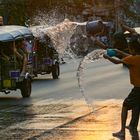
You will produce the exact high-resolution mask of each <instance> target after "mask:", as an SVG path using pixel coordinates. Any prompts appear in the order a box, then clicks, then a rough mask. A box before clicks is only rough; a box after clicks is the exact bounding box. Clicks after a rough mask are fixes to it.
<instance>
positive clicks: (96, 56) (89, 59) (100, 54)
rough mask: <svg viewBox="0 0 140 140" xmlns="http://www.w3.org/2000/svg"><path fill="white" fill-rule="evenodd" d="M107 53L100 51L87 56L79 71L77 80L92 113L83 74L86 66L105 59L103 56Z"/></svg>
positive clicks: (80, 64)
mask: <svg viewBox="0 0 140 140" xmlns="http://www.w3.org/2000/svg"><path fill="white" fill-rule="evenodd" d="M104 53H105V50H102V49H99V50H94V51H92V52H91V53H89V54H87V55H86V56H85V57H84V58H83V59H82V60H81V61H80V63H79V66H78V69H77V75H76V76H77V80H78V86H79V88H80V92H81V93H82V96H83V98H84V99H85V102H86V104H87V105H88V108H89V110H90V111H93V107H92V105H91V104H90V102H89V99H88V97H87V96H86V94H85V89H84V86H83V77H82V76H83V73H84V68H85V65H86V64H88V63H91V62H94V61H95V60H98V59H101V58H103V54H104Z"/></svg>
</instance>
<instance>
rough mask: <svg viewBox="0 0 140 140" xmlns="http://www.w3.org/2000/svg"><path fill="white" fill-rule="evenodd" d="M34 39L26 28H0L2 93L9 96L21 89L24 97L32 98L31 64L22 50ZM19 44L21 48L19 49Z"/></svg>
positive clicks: (0, 78) (14, 26) (0, 86)
mask: <svg viewBox="0 0 140 140" xmlns="http://www.w3.org/2000/svg"><path fill="white" fill-rule="evenodd" d="M32 39H33V34H32V32H31V31H30V30H28V28H26V27H24V26H16V25H7V26H0V92H3V93H6V94H8V93H11V91H16V90H17V89H20V91H21V95H22V97H30V95H31V90H32V85H31V81H32V78H31V73H30V72H29V71H28V70H29V69H30V64H29V63H28V60H29V59H28V58H27V57H28V54H27V53H26V52H24V50H22V48H24V45H25V44H24V43H25V42H29V40H32ZM19 43H21V44H20V45H21V46H20V47H21V48H17V44H19ZM31 45H32V44H31ZM25 51H26V50H25ZM31 54H32V53H31ZM31 54H30V55H31Z"/></svg>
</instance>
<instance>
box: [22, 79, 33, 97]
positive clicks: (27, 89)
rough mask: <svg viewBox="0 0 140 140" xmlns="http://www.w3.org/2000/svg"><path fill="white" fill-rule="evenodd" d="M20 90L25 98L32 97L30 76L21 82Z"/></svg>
mask: <svg viewBox="0 0 140 140" xmlns="http://www.w3.org/2000/svg"><path fill="white" fill-rule="evenodd" d="M20 90H21V95H22V97H23V98H26V97H30V95H31V90H32V86H31V79H30V78H27V79H24V80H23V82H21V88H20Z"/></svg>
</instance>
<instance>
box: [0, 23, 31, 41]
mask: <svg viewBox="0 0 140 140" xmlns="http://www.w3.org/2000/svg"><path fill="white" fill-rule="evenodd" d="M28 37H33V34H32V32H31V31H30V30H29V29H28V28H27V27H24V26H18V25H6V26H0V41H1V42H6V41H14V40H17V39H22V38H28Z"/></svg>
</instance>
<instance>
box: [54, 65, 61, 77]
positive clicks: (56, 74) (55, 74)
mask: <svg viewBox="0 0 140 140" xmlns="http://www.w3.org/2000/svg"><path fill="white" fill-rule="evenodd" d="M59 74H60V68H59V64H58V63H56V64H55V65H53V66H52V77H53V79H58V77H59Z"/></svg>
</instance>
